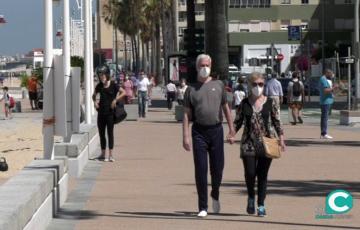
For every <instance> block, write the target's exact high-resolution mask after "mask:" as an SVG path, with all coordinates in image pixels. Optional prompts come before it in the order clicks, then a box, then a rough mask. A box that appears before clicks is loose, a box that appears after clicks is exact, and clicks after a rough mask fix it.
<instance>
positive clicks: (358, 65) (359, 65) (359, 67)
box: [354, 0, 360, 107]
mask: <svg viewBox="0 0 360 230" xmlns="http://www.w3.org/2000/svg"><path fill="white" fill-rule="evenodd" d="M359 5H360V0H356V2H355V14H354V17H355V23H354V24H355V28H354V30H355V31H354V32H355V49H354V50H355V55H356V56H355V90H356V91H355V96H356V104H357V103H359V100H360V86H359V83H360V82H359V71H360V62H359V54H360V50H359V48H360V47H359ZM356 107H357V105H356Z"/></svg>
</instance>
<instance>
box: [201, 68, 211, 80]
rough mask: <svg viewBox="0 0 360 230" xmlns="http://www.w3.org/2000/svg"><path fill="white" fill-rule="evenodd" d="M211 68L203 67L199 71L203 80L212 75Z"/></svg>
mask: <svg viewBox="0 0 360 230" xmlns="http://www.w3.org/2000/svg"><path fill="white" fill-rule="evenodd" d="M210 71H211V70H210V68H209V67H201V68H200V70H199V76H200V77H201V78H207V77H209V75H210Z"/></svg>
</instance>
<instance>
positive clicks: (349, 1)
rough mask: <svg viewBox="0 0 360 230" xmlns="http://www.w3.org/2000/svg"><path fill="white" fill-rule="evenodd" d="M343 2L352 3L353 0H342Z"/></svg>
mask: <svg viewBox="0 0 360 230" xmlns="http://www.w3.org/2000/svg"><path fill="white" fill-rule="evenodd" d="M344 3H345V4H352V3H353V2H352V0H344Z"/></svg>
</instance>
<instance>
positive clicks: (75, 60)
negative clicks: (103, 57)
mask: <svg viewBox="0 0 360 230" xmlns="http://www.w3.org/2000/svg"><path fill="white" fill-rule="evenodd" d="M71 66H72V67H81V80H80V81H81V82H84V59H83V58H82V57H79V56H72V57H71Z"/></svg>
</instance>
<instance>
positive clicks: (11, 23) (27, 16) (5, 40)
mask: <svg viewBox="0 0 360 230" xmlns="http://www.w3.org/2000/svg"><path fill="white" fill-rule="evenodd" d="M70 2H71V5H73V6H74V5H75V0H70ZM43 4H44V0H0V15H4V17H5V20H6V21H7V23H6V24H5V25H2V26H0V55H16V54H25V53H28V52H29V51H31V50H32V49H33V48H43V47H44V28H43V27H44V12H43V11H44V10H43V9H44V6H43ZM70 12H72V11H70ZM75 12H76V11H74V13H75ZM60 15H61V6H60V5H59V6H54V33H56V31H57V29H60V27H61V23H60V21H61V19H60V18H61V16H60ZM55 27H57V29H55ZM56 40H58V39H55V43H54V46H55V48H56V46H59V42H58V41H56Z"/></svg>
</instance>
